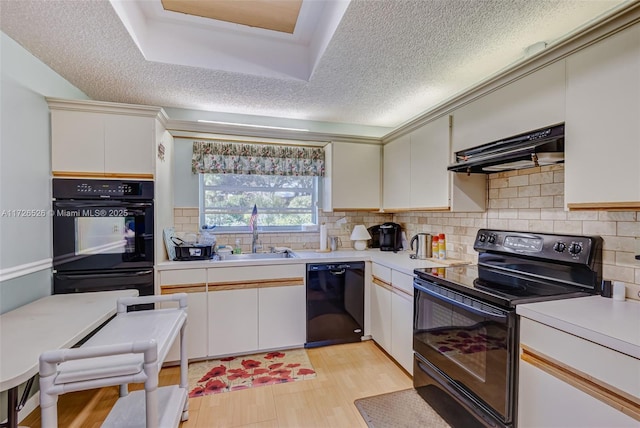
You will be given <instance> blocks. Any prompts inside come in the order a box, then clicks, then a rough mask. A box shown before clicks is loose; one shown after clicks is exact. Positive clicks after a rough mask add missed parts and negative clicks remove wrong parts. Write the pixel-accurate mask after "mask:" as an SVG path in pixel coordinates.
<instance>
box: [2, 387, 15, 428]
mask: <svg viewBox="0 0 640 428" xmlns="http://www.w3.org/2000/svg"><path fill="white" fill-rule="evenodd" d="M17 426H18V387H17V386H14V387H13V388H11V389H9V391H8V399H7V422H5V423H3V424H0V427H2V428H5V427H8V428H16V427H17Z"/></svg>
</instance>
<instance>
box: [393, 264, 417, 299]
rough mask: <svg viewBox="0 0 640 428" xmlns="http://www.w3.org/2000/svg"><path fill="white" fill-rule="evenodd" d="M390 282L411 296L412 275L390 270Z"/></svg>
mask: <svg viewBox="0 0 640 428" xmlns="http://www.w3.org/2000/svg"><path fill="white" fill-rule="evenodd" d="M391 284H392V285H393V286H394V287H395V288H399V289H400V290H402V291H404V292H405V293H407V294H408V295H410V296H413V277H412V276H411V275H407V274H406V273H402V272H398V271H397V270H392V271H391Z"/></svg>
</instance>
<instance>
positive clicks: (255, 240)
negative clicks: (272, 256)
mask: <svg viewBox="0 0 640 428" xmlns="http://www.w3.org/2000/svg"><path fill="white" fill-rule="evenodd" d="M258 248H262V245H258V228H257V227H256V225H254V226H253V239H252V240H251V252H252V253H257V252H258Z"/></svg>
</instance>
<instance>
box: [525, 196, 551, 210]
mask: <svg viewBox="0 0 640 428" xmlns="http://www.w3.org/2000/svg"><path fill="white" fill-rule="evenodd" d="M529 208H553V196H535V197H531V198H529Z"/></svg>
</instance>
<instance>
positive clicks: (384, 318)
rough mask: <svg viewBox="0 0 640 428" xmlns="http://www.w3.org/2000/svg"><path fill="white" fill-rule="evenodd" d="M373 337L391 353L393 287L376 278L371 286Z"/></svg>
mask: <svg viewBox="0 0 640 428" xmlns="http://www.w3.org/2000/svg"><path fill="white" fill-rule="evenodd" d="M370 311H371V337H372V338H373V340H375V341H376V343H377V344H378V345H380V346H381V347H382V348H383V349H384V350H385V351H387V352H388V353H391V287H390V286H388V285H385V284H384V283H383V282H382V281H380V280H378V279H377V278H374V280H373V282H372V284H371V308H370Z"/></svg>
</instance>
